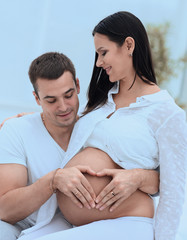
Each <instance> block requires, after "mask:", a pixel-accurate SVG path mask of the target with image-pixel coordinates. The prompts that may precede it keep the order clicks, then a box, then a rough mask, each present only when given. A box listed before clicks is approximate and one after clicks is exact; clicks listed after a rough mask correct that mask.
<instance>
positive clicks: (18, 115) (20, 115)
mask: <svg viewBox="0 0 187 240" xmlns="http://www.w3.org/2000/svg"><path fill="white" fill-rule="evenodd" d="M27 114H33V112H29V113H25V112H23V113H18V114H17V115H15V116H12V117H8V118H6V119H5V120H4V121H3V122H2V123H1V124H0V129H1V128H2V126H3V125H4V123H5V122H6V121H7V120H9V119H11V118H18V117H22V116H24V115H27Z"/></svg>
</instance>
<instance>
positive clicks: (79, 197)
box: [73, 189, 91, 209]
mask: <svg viewBox="0 0 187 240" xmlns="http://www.w3.org/2000/svg"><path fill="white" fill-rule="evenodd" d="M73 194H74V196H75V198H76V199H77V200H78V201H79V202H81V203H82V205H83V206H84V207H86V208H88V209H90V208H91V207H90V205H89V204H88V202H87V201H86V199H85V197H84V196H83V195H82V193H81V192H80V191H79V189H76V190H74V191H73Z"/></svg>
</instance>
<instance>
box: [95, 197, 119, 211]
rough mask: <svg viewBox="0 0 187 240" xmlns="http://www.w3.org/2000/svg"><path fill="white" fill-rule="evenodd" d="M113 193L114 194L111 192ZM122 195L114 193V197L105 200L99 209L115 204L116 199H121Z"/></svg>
mask: <svg viewBox="0 0 187 240" xmlns="http://www.w3.org/2000/svg"><path fill="white" fill-rule="evenodd" d="M111 195H112V194H111ZM120 198H121V197H120V195H119V194H116V195H115V196H113V195H112V197H111V198H110V199H109V200H108V201H107V202H105V203H104V204H103V205H102V206H101V207H99V210H100V211H102V210H104V209H105V208H107V207H108V206H111V205H112V204H114V203H115V202H116V201H118V200H119V199H120Z"/></svg>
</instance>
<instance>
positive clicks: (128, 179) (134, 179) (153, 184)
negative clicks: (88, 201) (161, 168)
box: [96, 169, 159, 211]
mask: <svg viewBox="0 0 187 240" xmlns="http://www.w3.org/2000/svg"><path fill="white" fill-rule="evenodd" d="M97 176H98V177H102V176H111V177H112V178H113V179H112V181H111V182H110V183H109V184H108V185H107V186H106V187H105V188H104V189H103V190H102V191H101V192H100V194H99V195H98V196H97V198H96V203H97V205H96V208H97V209H100V210H104V209H105V208H106V207H108V206H111V208H110V211H113V210H114V209H116V208H117V207H118V206H119V205H120V204H121V203H122V202H123V201H125V200H126V199H127V198H128V197H130V196H131V195H132V194H133V193H134V192H135V191H136V190H137V189H139V190H141V191H143V192H145V193H149V194H155V193H157V192H158V189H159V173H158V172H157V171H155V170H144V169H131V170H125V169H104V170H102V171H101V172H99V173H97ZM111 193H113V194H114V196H115V197H112V198H111V199H110V200H109V201H108V199H109V197H108V196H111Z"/></svg>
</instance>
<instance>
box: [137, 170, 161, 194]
mask: <svg viewBox="0 0 187 240" xmlns="http://www.w3.org/2000/svg"><path fill="white" fill-rule="evenodd" d="M137 177H138V178H139V179H140V187H139V190H141V191H142V192H146V193H149V194H155V193H157V192H158V191H159V172H158V171H156V170H144V169H137Z"/></svg>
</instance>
